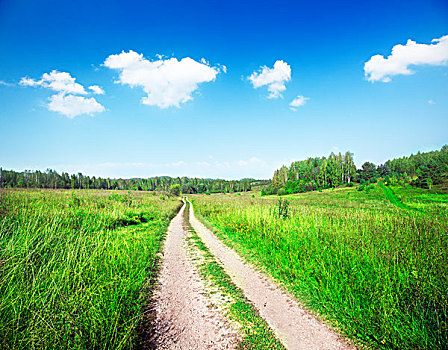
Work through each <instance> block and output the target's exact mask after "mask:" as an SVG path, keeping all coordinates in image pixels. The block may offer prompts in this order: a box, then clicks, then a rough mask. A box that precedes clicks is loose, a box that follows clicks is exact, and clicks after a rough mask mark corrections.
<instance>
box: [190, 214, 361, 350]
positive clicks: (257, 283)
mask: <svg viewBox="0 0 448 350" xmlns="http://www.w3.org/2000/svg"><path fill="white" fill-rule="evenodd" d="M190 223H191V225H192V227H193V228H194V230H195V231H196V232H197V234H198V235H199V237H200V238H201V240H202V241H203V242H204V243H205V245H206V246H207V247H208V249H209V250H210V251H211V253H212V254H213V255H215V258H216V259H217V260H218V261H220V262H221V264H222V266H223V267H224V269H225V271H226V272H227V274H228V275H229V276H230V277H231V279H232V280H233V282H234V283H235V284H236V285H237V286H238V287H240V288H241V289H242V290H243V291H244V294H245V296H246V297H247V298H248V299H249V300H250V301H251V302H252V303H253V304H254V305H255V306H256V308H257V309H258V310H259V312H260V315H261V316H262V317H263V318H264V319H265V320H266V322H267V323H268V324H269V326H270V327H271V328H272V329H273V330H274V332H275V334H276V335H277V337H278V338H279V340H280V341H281V342H282V343H283V345H284V346H285V347H286V348H288V349H354V347H353V346H352V345H350V344H348V343H347V342H346V341H345V340H344V339H342V338H340V337H339V336H338V335H337V334H336V333H335V332H333V331H332V330H331V329H330V328H329V327H328V326H327V325H325V324H324V323H322V322H320V321H319V320H317V319H316V318H315V317H314V316H313V315H311V314H310V313H309V312H307V311H306V310H305V309H304V308H303V307H302V306H301V305H300V304H299V303H298V302H297V301H296V300H295V299H294V298H293V297H292V296H291V295H290V294H288V293H286V292H285V291H283V290H282V289H281V288H279V287H278V286H277V285H276V284H275V283H274V282H273V281H272V280H271V279H270V278H268V277H267V276H266V275H264V274H262V273H260V272H259V271H257V270H256V269H255V268H253V267H252V266H251V265H250V264H248V263H246V262H245V261H244V260H243V259H241V257H240V256H239V255H238V254H237V253H236V252H235V251H234V250H232V249H230V248H229V247H227V246H225V245H224V244H223V243H222V242H221V241H220V240H219V239H218V238H217V237H216V236H215V235H214V234H213V233H212V232H211V231H210V230H208V229H207V228H206V227H205V226H204V225H203V224H202V223H201V222H199V221H198V220H197V219H196V217H195V216H194V210H193V206H190Z"/></svg>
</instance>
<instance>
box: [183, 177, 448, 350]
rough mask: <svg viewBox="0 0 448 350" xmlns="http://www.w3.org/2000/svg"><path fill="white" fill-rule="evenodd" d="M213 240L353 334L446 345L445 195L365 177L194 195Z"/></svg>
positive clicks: (385, 341)
mask: <svg viewBox="0 0 448 350" xmlns="http://www.w3.org/2000/svg"><path fill="white" fill-rule="evenodd" d="M191 200H192V202H193V204H194V206H195V209H196V213H197V214H199V215H198V216H200V217H201V218H202V220H203V221H204V222H205V223H206V224H208V225H209V226H210V227H211V228H214V229H215V232H216V234H217V235H218V236H219V237H220V238H221V239H223V241H224V242H225V243H226V244H228V245H229V246H231V247H232V248H234V249H235V250H236V251H238V252H239V253H240V254H242V255H243V256H245V257H246V258H247V259H248V260H249V261H251V262H253V263H254V264H255V265H257V266H259V267H260V269H262V270H264V271H266V272H267V273H269V274H270V275H271V276H272V277H273V278H274V279H276V280H277V281H279V282H280V283H282V284H283V285H284V286H285V288H287V289H288V290H289V291H291V292H292V293H293V294H294V295H295V296H296V297H297V298H298V299H299V300H301V301H302V302H303V303H304V304H305V305H307V307H308V308H309V309H311V310H312V311H314V312H315V313H316V314H319V315H320V317H322V318H323V319H325V320H326V321H327V322H328V323H329V324H332V325H333V326H334V327H336V328H337V329H339V330H340V331H341V332H342V333H343V334H344V335H346V336H348V337H349V338H351V339H353V340H354V341H355V342H356V343H357V344H360V345H366V346H369V347H373V348H379V349H398V348H399V349H446V348H447V347H448V301H447V290H448V224H447V221H448V220H447V219H448V196H447V195H445V194H437V193H433V192H431V191H429V190H424V189H418V188H415V187H411V186H409V185H393V186H392V185H390V186H386V185H384V184H382V183H381V184H371V185H369V186H368V187H367V188H366V189H365V190H363V191H358V190H357V188H355V187H353V188H339V189H335V190H324V191H321V192H318V191H315V192H308V193H304V194H297V195H290V196H283V197H277V196H265V197H260V196H259V195H258V194H257V195H255V194H246V195H233V194H232V195H208V196H207V195H195V196H191Z"/></svg>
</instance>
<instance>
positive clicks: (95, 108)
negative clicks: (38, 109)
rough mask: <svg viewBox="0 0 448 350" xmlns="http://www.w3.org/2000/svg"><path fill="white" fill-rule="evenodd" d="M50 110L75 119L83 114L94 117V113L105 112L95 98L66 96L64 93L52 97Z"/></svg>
mask: <svg viewBox="0 0 448 350" xmlns="http://www.w3.org/2000/svg"><path fill="white" fill-rule="evenodd" d="M48 109H49V110H50V111H53V112H58V113H60V114H63V115H65V116H67V117H69V118H74V117H76V116H78V115H81V114H89V115H93V114H94V113H99V112H104V107H103V106H102V105H101V104H99V103H98V102H97V101H96V100H95V99H94V98H93V97H90V98H87V97H84V96H74V95H65V94H63V93H59V94H55V95H53V96H51V97H50V103H49V104H48Z"/></svg>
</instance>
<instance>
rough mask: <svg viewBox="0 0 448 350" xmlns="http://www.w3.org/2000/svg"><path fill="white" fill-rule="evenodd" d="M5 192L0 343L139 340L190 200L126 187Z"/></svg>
mask: <svg viewBox="0 0 448 350" xmlns="http://www.w3.org/2000/svg"><path fill="white" fill-rule="evenodd" d="M0 196H1V198H0V199H1V200H0V348H2V349H44V348H48V349H58V348H67V349H74V348H76V349H106V348H108V349H121V348H133V347H135V346H136V343H137V340H138V339H137V338H138V337H137V336H138V334H137V333H138V332H137V330H138V326H139V323H140V322H141V320H142V313H143V305H144V299H145V297H147V293H149V292H150V290H151V288H150V284H151V279H152V278H154V277H155V276H154V275H155V272H156V265H157V261H158V258H157V253H158V252H159V251H160V249H161V244H162V240H163V237H164V233H165V231H166V228H167V226H168V224H169V221H170V219H171V218H172V217H173V216H174V214H175V213H176V212H177V209H178V208H179V206H180V204H181V202H180V201H179V200H178V199H175V200H174V199H166V200H161V199H159V198H158V197H155V196H151V195H149V194H145V193H137V192H133V193H127V192H124V191H121V192H116V193H114V192H112V191H90V190H81V191H75V192H72V191H64V190H41V191H40V190H1V191H0Z"/></svg>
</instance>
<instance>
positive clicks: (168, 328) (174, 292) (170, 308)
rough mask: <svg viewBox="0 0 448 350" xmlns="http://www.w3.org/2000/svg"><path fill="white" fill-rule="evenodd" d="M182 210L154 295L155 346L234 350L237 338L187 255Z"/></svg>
mask: <svg viewBox="0 0 448 350" xmlns="http://www.w3.org/2000/svg"><path fill="white" fill-rule="evenodd" d="M184 209H185V205H184V206H183V207H182V209H181V210H180V212H179V213H178V214H177V216H176V217H175V218H174V219H173V220H172V221H171V224H170V226H169V227H168V233H167V238H166V241H165V246H164V253H163V260H162V266H161V271H160V277H159V285H158V288H157V290H156V291H155V294H154V302H155V305H154V308H155V313H156V316H155V325H154V339H153V341H152V343H153V345H154V346H155V347H156V348H158V349H234V348H235V347H236V345H237V339H238V334H237V333H236V332H235V331H234V330H233V329H232V328H231V327H230V325H229V324H228V322H227V321H226V320H225V319H224V317H223V316H222V315H221V314H220V313H219V311H218V310H216V309H215V308H213V307H211V306H210V300H208V298H207V296H206V294H205V291H204V285H203V283H202V281H201V280H200V277H199V275H198V273H197V271H196V268H195V266H194V264H193V263H192V262H191V260H190V258H189V256H188V254H187V251H186V242H185V237H186V232H187V231H186V229H185V227H184V224H183V223H184V218H183V212H184Z"/></svg>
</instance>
